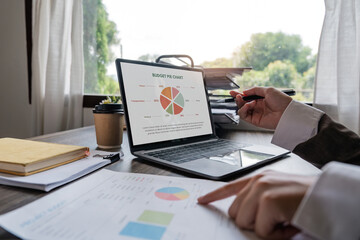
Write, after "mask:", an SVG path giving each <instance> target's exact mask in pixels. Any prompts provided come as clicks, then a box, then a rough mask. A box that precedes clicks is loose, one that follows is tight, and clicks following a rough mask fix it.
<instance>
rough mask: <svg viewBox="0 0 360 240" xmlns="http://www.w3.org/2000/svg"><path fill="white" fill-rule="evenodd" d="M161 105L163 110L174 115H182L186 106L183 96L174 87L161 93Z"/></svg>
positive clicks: (167, 88)
mask: <svg viewBox="0 0 360 240" xmlns="http://www.w3.org/2000/svg"><path fill="white" fill-rule="evenodd" d="M160 103H161V106H162V108H163V109H164V110H165V111H166V112H168V113H170V114H172V115H177V114H179V113H181V112H182V111H183V110H184V105H185V104H184V103H185V102H184V97H183V95H182V94H181V93H180V91H179V90H178V89H176V88H174V87H166V88H164V89H163V90H162V91H161V94H160Z"/></svg>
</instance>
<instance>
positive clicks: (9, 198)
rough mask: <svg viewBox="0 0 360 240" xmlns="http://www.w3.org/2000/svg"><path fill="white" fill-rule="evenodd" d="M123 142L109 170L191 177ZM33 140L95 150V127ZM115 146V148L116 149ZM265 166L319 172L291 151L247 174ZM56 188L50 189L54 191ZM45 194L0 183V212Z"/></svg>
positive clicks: (237, 134)
mask: <svg viewBox="0 0 360 240" xmlns="http://www.w3.org/2000/svg"><path fill="white" fill-rule="evenodd" d="M218 135H219V136H220V137H222V138H227V139H233V140H237V141H239V142H247V143H255V144H263V145H269V144H270V141H271V138H272V133H267V132H266V133H265V132H250V131H221V132H220V133H218ZM123 139H124V140H123V144H122V147H121V150H122V151H123V153H124V157H123V160H121V161H118V162H115V163H113V164H111V165H108V166H106V168H107V169H111V170H114V171H119V172H133V173H146V174H157V175H169V176H177V177H194V176H190V175H186V174H182V173H180V172H177V171H173V170H169V169H168V168H165V167H162V166H154V165H150V164H148V163H146V162H145V161H142V160H141V159H139V158H136V157H135V156H133V155H132V154H131V153H130V148H129V144H128V138H127V133H126V131H125V132H124V138H123ZM33 140H37V141H44V142H53V143H63V144H73V145H74V144H75V145H81V146H88V147H89V148H90V149H96V148H97V144H96V137H95V128H94V126H91V127H84V128H79V129H74V130H69V131H64V132H59V133H54V134H48V135H43V136H39V137H35V138H33ZM119 150H120V149H115V150H114V151H119ZM264 169H274V170H278V171H283V172H288V173H297V174H309V175H313V174H317V173H319V172H320V170H318V169H317V168H315V167H314V166H312V165H311V164H309V163H308V162H306V161H304V160H302V159H301V158H299V157H298V156H296V155H294V154H290V156H289V157H287V158H285V159H282V160H280V161H277V162H274V163H272V164H269V165H267V166H265V167H262V168H261V169H258V170H256V171H254V172H251V173H250V174H248V175H253V174H255V173H257V172H259V171H263V170H264ZM54 191H56V190H53V191H52V192H54ZM46 194H48V193H44V192H41V191H38V190H31V189H24V188H16V187H8V186H3V185H0V214H3V213H6V212H9V211H11V210H14V209H16V208H19V207H21V206H24V205H26V204H28V203H30V202H32V201H34V200H36V199H38V198H40V197H42V196H44V195H46ZM5 238H6V239H9V238H14V236H13V235H11V234H9V233H7V232H6V231H5V230H3V229H2V228H0V239H5Z"/></svg>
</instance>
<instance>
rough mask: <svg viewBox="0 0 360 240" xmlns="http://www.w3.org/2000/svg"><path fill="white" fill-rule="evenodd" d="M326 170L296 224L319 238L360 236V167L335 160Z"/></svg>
mask: <svg viewBox="0 0 360 240" xmlns="http://www.w3.org/2000/svg"><path fill="white" fill-rule="evenodd" d="M323 170H324V172H323V173H322V174H321V175H320V177H319V179H318V180H317V182H316V183H315V184H314V185H313V186H312V187H310V188H309V190H308V191H307V193H306V195H305V196H304V198H303V200H302V201H301V203H300V206H299V207H298V209H297V211H296V213H295V215H294V218H293V220H292V224H293V225H294V226H296V227H298V228H299V229H301V230H302V231H303V232H305V233H307V234H309V235H311V236H313V237H315V238H318V239H360V228H359V227H358V224H359V222H360V212H359V208H358V207H359V199H360V184H359V183H360V167H358V166H354V165H349V164H344V163H338V162H331V163H329V164H327V165H325V167H324V168H323Z"/></svg>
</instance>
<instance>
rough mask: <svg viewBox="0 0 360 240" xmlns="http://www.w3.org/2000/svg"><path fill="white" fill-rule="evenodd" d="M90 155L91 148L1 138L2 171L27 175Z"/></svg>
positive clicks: (0, 156) (0, 162)
mask: <svg viewBox="0 0 360 240" xmlns="http://www.w3.org/2000/svg"><path fill="white" fill-rule="evenodd" d="M87 155H89V148H87V147H79V146H72V145H64V144H56V143H45V142H37V141H30V140H22V139H15V138H1V139H0V172H4V173H9V174H14V175H20V176H27V175H31V174H34V173H38V172H41V171H45V170H48V169H51V168H55V167H58V166H61V165H64V164H67V163H70V162H73V161H76V160H79V159H81V158H84V157H86V156H87Z"/></svg>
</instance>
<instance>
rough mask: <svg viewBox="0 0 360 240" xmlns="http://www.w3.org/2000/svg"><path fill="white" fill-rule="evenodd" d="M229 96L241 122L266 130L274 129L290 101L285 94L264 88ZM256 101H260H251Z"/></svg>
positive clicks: (255, 88) (234, 92)
mask: <svg viewBox="0 0 360 240" xmlns="http://www.w3.org/2000/svg"><path fill="white" fill-rule="evenodd" d="M294 93H295V92H294ZM290 94H291V93H290ZM230 95H231V96H232V97H234V98H235V102H236V104H237V106H238V108H239V110H238V114H239V116H240V118H241V119H242V120H244V121H246V122H249V123H251V124H253V125H255V126H257V127H262V128H268V129H275V128H276V126H277V124H278V122H279V120H280V118H281V116H282V114H283V112H284V111H285V109H286V108H287V106H288V105H289V103H290V102H291V101H292V99H291V97H289V96H288V95H287V94H285V93H283V92H281V91H279V90H277V89H275V88H266V87H254V88H251V89H248V90H245V91H243V92H242V93H240V92H237V91H230ZM254 95H256V97H255V96H254ZM246 97H247V98H246ZM244 98H245V99H244ZM256 99H262V100H261V101H253V100H256Z"/></svg>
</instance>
